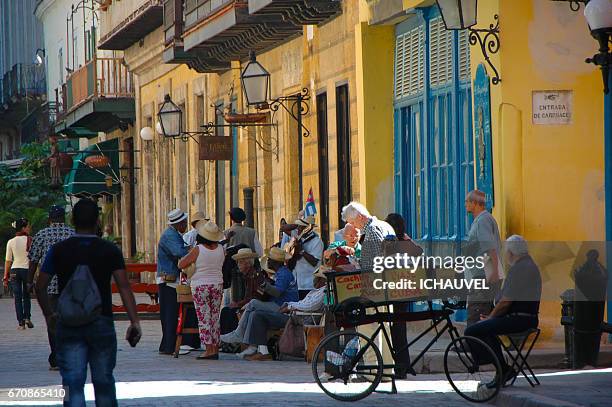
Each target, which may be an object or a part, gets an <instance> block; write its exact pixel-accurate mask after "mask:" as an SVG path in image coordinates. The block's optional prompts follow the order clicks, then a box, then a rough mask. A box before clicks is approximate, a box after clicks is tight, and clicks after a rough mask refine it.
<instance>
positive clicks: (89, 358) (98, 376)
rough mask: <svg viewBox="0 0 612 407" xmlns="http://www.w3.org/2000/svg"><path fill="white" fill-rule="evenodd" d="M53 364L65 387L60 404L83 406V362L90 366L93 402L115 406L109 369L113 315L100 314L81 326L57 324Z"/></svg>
mask: <svg viewBox="0 0 612 407" xmlns="http://www.w3.org/2000/svg"><path fill="white" fill-rule="evenodd" d="M56 335H57V336H56V347H57V348H56V351H57V364H58V366H59V368H60V374H61V375H62V385H63V386H64V389H65V390H66V397H65V399H64V406H70V407H73V406H74V407H77V406H79V407H80V406H85V393H84V386H85V381H86V380H87V365H88V364H89V367H90V369H91V382H92V383H93V386H94V393H95V396H96V406H98V407H106V406H117V396H116V393H115V378H114V377H113V369H114V368H115V364H116V361H117V336H116V334H115V326H114V323H113V319H112V318H110V317H106V316H100V317H99V318H98V319H97V320H96V321H94V322H92V323H91V324H89V325H85V326H81V327H76V328H72V327H67V326H64V325H62V324H61V323H58V324H57V334H56Z"/></svg>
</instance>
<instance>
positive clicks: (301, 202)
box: [296, 93, 304, 211]
mask: <svg viewBox="0 0 612 407" xmlns="http://www.w3.org/2000/svg"><path fill="white" fill-rule="evenodd" d="M302 101H303V98H302V93H298V95H297V102H296V104H297V109H298V110H297V126H298V185H299V189H300V194H299V200H298V211H301V210H302V209H304V191H303V185H302V182H303V180H302V133H303V132H302Z"/></svg>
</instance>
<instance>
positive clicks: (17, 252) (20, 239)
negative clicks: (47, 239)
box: [3, 218, 34, 329]
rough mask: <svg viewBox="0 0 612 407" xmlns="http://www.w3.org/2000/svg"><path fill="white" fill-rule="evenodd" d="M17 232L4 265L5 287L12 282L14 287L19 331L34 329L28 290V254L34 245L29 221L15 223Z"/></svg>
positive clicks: (7, 252)
mask: <svg viewBox="0 0 612 407" xmlns="http://www.w3.org/2000/svg"><path fill="white" fill-rule="evenodd" d="M13 227H14V228H15V229H16V230H17V233H15V237H14V238H12V239H11V240H9V241H8V242H7V243H6V258H5V263H4V279H3V280H4V285H5V286H7V285H8V283H9V275H10V281H11V283H12V285H13V295H14V296H15V312H16V314H17V322H19V326H18V328H17V329H25V327H26V326H27V327H28V328H34V324H32V321H30V317H31V314H30V308H31V302H30V292H29V290H28V268H29V266H30V261H29V260H28V252H29V251H30V246H31V245H32V237H30V223H29V222H28V220H27V219H23V218H21V219H18V220H16V221H15V222H14V223H13Z"/></svg>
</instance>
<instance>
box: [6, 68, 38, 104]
mask: <svg viewBox="0 0 612 407" xmlns="http://www.w3.org/2000/svg"><path fill="white" fill-rule="evenodd" d="M0 88H1V89H2V93H1V94H0V99H1V100H0V105H3V104H5V103H6V104H11V103H16V102H17V101H18V100H19V99H21V98H23V97H26V96H37V95H43V94H45V92H46V90H47V86H46V80H45V68H44V66H43V65H40V66H39V65H28V64H16V65H13V68H12V69H11V70H10V71H8V72H6V73H5V74H4V75H3V77H2V86H1V87H0Z"/></svg>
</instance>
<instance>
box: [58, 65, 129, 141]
mask: <svg viewBox="0 0 612 407" xmlns="http://www.w3.org/2000/svg"><path fill="white" fill-rule="evenodd" d="M56 101H57V102H58V104H59V107H58V113H57V115H58V118H59V119H61V120H62V123H60V124H58V126H56V130H57V131H63V130H66V129H68V128H71V127H74V128H81V127H84V128H87V129H89V130H91V131H93V132H96V131H109V130H111V129H113V128H116V127H121V126H122V125H123V124H127V123H130V122H133V120H134V83H133V78H132V73H131V72H129V71H128V69H127V66H126V65H125V62H124V61H123V59H122V58H102V57H98V56H94V58H93V59H92V60H91V61H89V62H88V63H87V64H85V66H83V67H82V68H80V69H79V70H77V71H75V72H73V73H72V74H70V75H69V76H68V78H67V79H66V83H65V84H64V85H63V86H62V90H61V92H58V91H57V90H56ZM58 121H59V120H58Z"/></svg>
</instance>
